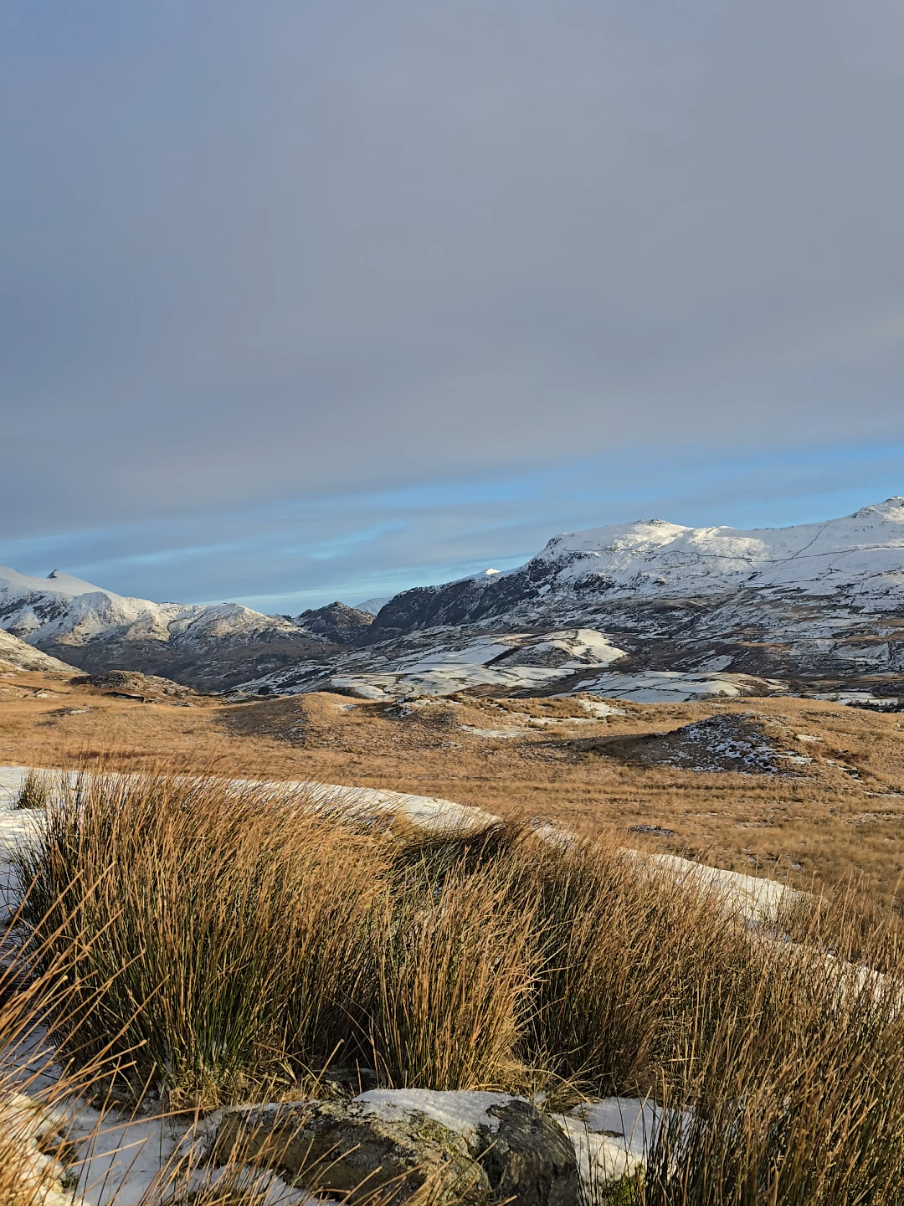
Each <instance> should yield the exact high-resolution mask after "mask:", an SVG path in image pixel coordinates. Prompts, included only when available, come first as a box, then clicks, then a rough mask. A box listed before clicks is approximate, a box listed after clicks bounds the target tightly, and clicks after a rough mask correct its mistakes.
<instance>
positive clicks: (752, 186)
mask: <svg viewBox="0 0 904 1206" xmlns="http://www.w3.org/2000/svg"><path fill="white" fill-rule="evenodd" d="M902 43H904V6H902V5H901V4H900V3H899V2H897V0H894V2H893V0H856V2H855V0H793V2H792V3H788V0H780V2H779V0H456V3H454V4H449V3H448V2H447V0H444V2H440V0H320V2H311V0H255V3H254V4H247V3H244V2H243V3H238V2H237V0H155V3H154V4H152V5H147V4H138V3H130V2H128V0H126V2H123V0H80V3H79V4H77V5H73V4H71V3H68V2H64V0H0V155H2V161H0V162H2V165H3V170H2V178H0V219H2V220H0V563H2V564H6V565H10V566H13V567H14V568H16V569H19V570H20V571H22V572H27V573H38V574H46V573H48V572H49V571H50V570H52V569H54V568H63V569H66V570H68V571H69V572H71V573H74V574H77V575H78V576H80V577H84V578H87V579H89V580H90V581H94V582H97V583H99V584H100V585H103V586H105V587H108V588H110V589H113V590H117V591H119V592H120V593H126V594H135V595H139V596H143V597H150V598H155V599H173V600H178V601H219V600H222V599H239V600H241V601H242V602H245V603H247V604H248V605H249V606H254V607H259V608H260V609H262V610H265V611H280V612H285V613H290V614H295V613H296V612H297V611H299V610H302V609H303V608H305V607H308V606H317V605H319V604H321V603H325V602H329V601H331V600H332V599H334V598H341V599H344V600H345V601H347V602H352V603H354V602H358V601H360V600H362V599H364V598H367V597H370V596H374V595H377V596H379V595H386V594H391V593H393V592H394V591H395V590H398V589H402V588H404V587H406V586H409V585H416V584H421V583H425V582H431V581H443V580H447V579H449V578H453V577H457V576H462V575H464V574H466V573H472V572H477V571H479V570H481V569H483V568H485V567H486V566H488V565H492V566H493V567H495V568H499V569H505V568H509V567H510V566H512V565H515V564H518V563H520V562H521V561H523V560H524V559H526V558H527V557H528V556H530V555H531V554H532V553H534V552H536V551H537V550H538V549H539V548H540V547H542V545H543V544H545V542H546V541H547V540H548V539H549V538H550V537H551V536H553V535H554V534H556V533H557V532H560V531H566V530H575V529H580V528H586V527H595V526H599V525H602V524H606V523H611V522H621V521H624V520H630V519H636V518H641V517H643V518H651V517H653V516H659V517H662V518H667V519H671V520H673V521H675V522H679V523H691V524H696V525H715V524H729V525H734V526H741V527H748V526H760V525H767V524H769V525H778V524H784V523H794V522H805V521H811V520H814V519H820V518H829V517H831V516H834V515H839V514H844V513H846V512H850V511H853V510H855V509H857V508H858V507H860V506H862V505H865V504H868V503H871V502H877V501H881V500H882V499H884V498H885V497H888V496H889V495H892V494H904V239H902V238H901V227H902V220H901V214H902V213H904V141H902V139H901V137H900V129H901V122H902V117H904V72H902V71H901V69H900V47H901V45H902Z"/></svg>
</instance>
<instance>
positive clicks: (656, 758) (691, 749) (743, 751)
mask: <svg viewBox="0 0 904 1206" xmlns="http://www.w3.org/2000/svg"><path fill="white" fill-rule="evenodd" d="M607 753H614V754H616V755H621V756H622V757H624V758H625V760H626V761H631V762H640V763H643V764H645V765H647V766H674V767H677V768H679V769H681V770H693V771H713V772H722V771H735V772H740V773H741V774H745V775H787V774H801V773H803V772H804V770H805V768H807V767H809V766H811V765H812V764H813V762H814V761H815V759H814V758H813V756H812V755H811V754H808V753H806V752H804V749H803V748H802V747H801V744H800V739H799V738H798V737H797V736H796V734H795V733H794V732H793V730H792V729H790V728H789V727H788V725H786V724H784V723H783V722H782V721H781V720H777V719H776V718H775V717H771V716H765V715H763V713H761V712H741V713H734V714H733V713H723V714H721V715H717V716H708V717H707V718H706V719H705V720H697V721H694V723H693V724H686V725H682V727H681V728H678V729H674V730H673V731H672V732H670V733H651V734H649V735H645V736H642V737H630V738H625V739H624V740H623V741H620V742H616V743H613V744H611V745H609V746H607Z"/></svg>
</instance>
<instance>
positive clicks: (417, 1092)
mask: <svg viewBox="0 0 904 1206" xmlns="http://www.w3.org/2000/svg"><path fill="white" fill-rule="evenodd" d="M514 1100H515V1098H514V1097H513V1096H512V1095H511V1094H508V1093H488V1092H480V1091H476V1090H439V1089H369V1090H368V1091H367V1092H366V1093H361V1094H360V1095H359V1096H358V1097H356V1098H355V1101H360V1102H362V1103H363V1104H364V1105H366V1107H367V1109H368V1111H369V1112H372V1113H374V1114H379V1115H380V1116H381V1117H382V1118H385V1119H387V1121H389V1122H391V1121H392V1120H393V1119H394V1118H397V1117H398V1116H399V1115H400V1114H404V1113H408V1112H410V1111H411V1110H418V1111H419V1112H420V1113H421V1114H426V1115H427V1117H428V1118H434V1119H435V1120H436V1121H437V1122H440V1123H442V1125H443V1126H445V1127H447V1128H448V1129H449V1130H450V1131H455V1132H456V1133H457V1134H459V1135H461V1136H462V1137H463V1138H465V1139H469V1140H472V1141H473V1140H475V1139H476V1138H477V1136H478V1134H479V1132H480V1131H489V1132H490V1133H495V1132H497V1131H498V1130H499V1118H498V1116H496V1115H495V1114H491V1113H489V1112H488V1111H489V1109H490V1107H491V1106H497V1107H498V1106H502V1105H508V1103H509V1102H510V1101H514Z"/></svg>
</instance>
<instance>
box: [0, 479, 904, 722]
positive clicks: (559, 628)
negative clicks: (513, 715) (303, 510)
mask: <svg viewBox="0 0 904 1206" xmlns="http://www.w3.org/2000/svg"><path fill="white" fill-rule="evenodd" d="M376 603H382V606H380V607H379V608H377V614H376V615H375V617H374V618H373V620H372V622H371V620H370V614H369V612H370V607H371V606H373V605H374V604H376ZM0 628H2V629H6V630H7V631H9V632H11V633H13V634H14V635H15V636H18V637H21V638H22V639H24V640H26V641H28V642H29V644H31V645H34V646H37V647H38V648H40V649H42V650H44V651H45V652H46V653H49V654H51V655H52V656H55V657H59V658H62V659H63V660H64V661H66V662H70V663H73V664H75V665H77V666H79V667H82V668H84V669H87V670H90V671H94V672H96V671H102V670H108V669H113V668H118V669H134V670H142V671H144V672H145V673H150V674H161V675H164V676H166V677H168V678H173V679H176V680H177V681H180V682H183V683H186V684H188V685H190V686H194V687H197V688H200V689H202V690H211V689H229V688H232V687H235V686H241V687H242V688H243V689H245V690H252V691H254V690H261V689H267V690H271V691H310V690H317V689H323V688H324V687H326V688H331V689H334V690H343V691H352V692H354V693H356V694H360V695H363V696H365V697H369V698H372V699H380V698H396V697H398V696H400V695H404V694H411V693H415V694H417V693H422V694H430V693H433V694H444V693H450V692H453V691H457V690H469V689H473V690H479V691H481V692H484V693H496V694H504V693H509V694H512V693H518V692H524V693H536V692H539V693H557V692H561V691H577V690H585V691H592V692H595V693H597V694H601V695H612V696H614V695H618V696H626V697H631V698H677V697H678V696H679V695H680V694H681V692H685V697H687V693H688V692H689V693H691V694H695V695H699V694H701V693H702V694H713V693H716V694H719V693H725V694H731V693H733V692H734V693H742V694H748V693H758V692H759V693H762V692H765V691H775V690H794V691H799V692H802V693H805V694H825V693H828V692H832V691H838V690H851V689H857V690H862V691H863V692H866V693H874V694H877V695H886V696H892V695H895V696H897V695H901V696H904V499H902V498H891V499H888V500H886V501H885V502H884V503H879V504H878V505H876V506H872V507H865V508H863V509H862V510H861V511H858V512H857V513H856V514H854V515H850V516H846V517H844V518H842V519H834V520H829V521H827V522H825V523H817V524H803V525H799V526H797V527H788V528H765V529H759V530H754V531H741V530H738V529H735V528H724V527H719V528H690V527H683V526H681V525H679V524H673V523H668V522H666V521H664V520H657V519H654V520H648V521H639V522H637V523H632V524H616V525H612V526H610V527H603V528H594V529H591V530H589V531H586V532H577V533H570V534H566V535H561V536H556V537H554V538H553V539H552V540H550V541H549V543H548V544H547V545H546V547H545V548H543V549H542V550H541V551H540V552H539V553H538V554H537V555H536V556H535V557H532V558H531V559H530V560H529V561H528V562H527V563H526V564H525V565H523V566H521V568H520V569H515V570H507V571H505V572H503V573H497V572H495V571H490V570H488V571H486V572H485V573H482V574H478V575H476V576H474V577H471V578H465V579H462V580H460V581H456V582H449V583H445V584H443V585H440V586H429V587H418V588H415V589H413V590H408V591H403V592H402V593H401V594H398V595H396V596H395V597H393V598H391V599H389V600H388V601H385V602H384V601H382V600H372V601H370V603H369V605H368V606H367V607H366V608H365V607H361V608H358V609H353V608H348V607H345V606H344V605H343V604H339V603H334V604H331V605H330V606H329V607H326V608H320V609H319V610H317V611H311V612H306V613H304V615H303V616H300V617H296V618H295V619H294V620H292V619H290V618H288V617H281V616H264V615H261V614H260V613H258V612H254V611H250V610H249V609H248V608H246V607H241V606H239V605H238V604H234V603H227V604H221V605H218V606H201V605H194V606H187V605H181V604H175V603H151V602H149V601H148V600H146V599H129V598H124V597H122V596H120V595H116V594H113V593H112V592H111V591H105V590H101V589H100V588H99V587H96V586H92V585H91V584H90V583H87V582H81V581H79V580H78V579H76V578H72V577H70V576H69V575H66V574H61V573H54V574H52V575H51V576H50V578H47V579H43V578H27V577H25V576H23V575H21V574H16V573H14V572H13V571H6V570H0ZM638 692H640V694H638Z"/></svg>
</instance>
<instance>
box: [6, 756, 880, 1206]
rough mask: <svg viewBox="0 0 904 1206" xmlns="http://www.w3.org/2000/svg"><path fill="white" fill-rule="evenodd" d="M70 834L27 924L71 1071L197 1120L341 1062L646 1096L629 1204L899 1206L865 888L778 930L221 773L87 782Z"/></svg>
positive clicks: (559, 845)
mask: <svg viewBox="0 0 904 1206" xmlns="http://www.w3.org/2000/svg"><path fill="white" fill-rule="evenodd" d="M46 816H47V826H46V829H45V831H44V835H43V838H42V840H41V842H40V844H39V846H37V847H36V848H34V849H33V850H32V851H31V852H30V853H27V854H24V855H23V856H22V858H21V860H20V866H19V875H20V879H21V883H22V887H23V889H24V888H26V887H27V889H28V897H27V900H26V903H25V905H24V907H23V919H24V923H25V928H26V929H27V932H28V934H29V935H30V942H31V951H30V958H31V959H32V963H33V965H34V966H36V967H37V968H39V969H40V970H41V971H43V972H44V974H45V975H48V974H50V969H51V968H55V969H56V973H57V974H59V972H60V971H61V970H62V971H63V972H64V973H65V976H66V980H65V983H66V984H67V986H68V988H67V992H68V993H69V996H68V999H67V1008H66V1009H62V1008H60V1007H59V1006H56V1007H54V1006H53V1005H52V1004H51V1005H50V1006H48V1008H49V1009H50V1011H51V1013H52V1014H53V1018H54V1020H55V1023H56V1036H55V1041H56V1042H57V1043H58V1045H59V1050H60V1054H61V1057H62V1058H65V1059H68V1060H69V1061H71V1063H72V1066H73V1067H80V1066H83V1065H86V1064H87V1063H89V1062H90V1061H92V1060H93V1061H95V1063H96V1062H97V1060H98V1059H101V1058H103V1059H105V1060H106V1061H107V1063H108V1064H109V1062H110V1059H111V1058H113V1059H114V1060H118V1061H119V1072H118V1076H119V1080H120V1082H121V1083H122V1084H123V1085H124V1086H125V1087H128V1086H131V1087H132V1091H133V1092H136V1093H137V1091H138V1088H137V1087H138V1086H139V1085H143V1084H145V1083H147V1082H151V1083H154V1084H155V1085H156V1086H157V1087H159V1088H160V1089H161V1090H162V1091H163V1093H164V1094H165V1097H166V1099H167V1100H168V1103H169V1106H170V1107H171V1108H173V1109H180V1108H188V1107H195V1108H201V1109H206V1108H210V1107H212V1106H214V1105H218V1104H223V1103H228V1102H233V1101H241V1100H250V1099H254V1098H258V1099H259V1098H260V1097H261V1096H262V1095H271V1096H277V1097H278V1096H292V1095H297V1094H298V1093H300V1092H302V1091H303V1090H304V1089H305V1088H306V1087H310V1086H311V1085H312V1084H313V1083H314V1081H313V1079H312V1078H316V1076H317V1074H319V1073H321V1072H322V1071H323V1070H324V1069H326V1068H327V1067H328V1066H329V1067H331V1068H333V1069H335V1068H336V1067H337V1066H338V1065H342V1066H344V1068H345V1069H352V1070H354V1068H355V1067H356V1065H357V1066H358V1067H359V1068H362V1067H369V1068H371V1069H375V1070H376V1072H377V1074H378V1075H379V1076H380V1077H381V1078H382V1080H383V1081H384V1083H389V1084H392V1085H397V1086H403V1085H404V1086H419V1087H426V1088H441V1089H450V1088H475V1087H497V1088H503V1089H508V1090H510V1091H526V1090H527V1089H529V1088H533V1089H536V1088H543V1089H544V1090H545V1091H546V1092H547V1093H548V1094H551V1095H552V1097H553V1098H554V1099H555V1100H557V1101H561V1100H562V1099H563V1098H567V1097H568V1095H569V1094H570V1095H571V1097H572V1099H573V1100H574V1099H576V1098H577V1097H579V1096H580V1095H581V1094H587V1095H603V1094H610V1093H619V1094H629V1095H631V1094H635V1095H636V1094H652V1095H653V1096H654V1097H655V1099H656V1100H657V1101H658V1102H659V1103H660V1105H661V1107H662V1109H663V1111H664V1114H663V1117H664V1118H665V1120H666V1125H664V1126H663V1127H662V1129H661V1131H660V1132H659V1134H658V1137H657V1139H656V1143H655V1144H654V1148H653V1152H652V1155H651V1162H650V1167H649V1169H648V1172H647V1174H646V1177H645V1178H644V1179H643V1181H642V1182H635V1183H633V1184H632V1185H626V1186H624V1187H622V1190H620V1191H619V1192H620V1193H622V1194H623V1196H624V1195H628V1196H627V1198H625V1201H636V1202H637V1203H643V1204H645V1206H673V1204H687V1206H725V1204H733V1206H779V1204H781V1206H785V1204H786V1203H791V1204H798V1203H799V1204H800V1206H835V1204H836V1203H838V1204H841V1206H845V1204H847V1203H850V1204H851V1206H854V1204H855V1203H856V1204H859V1203H870V1204H874V1206H897V1203H898V1202H899V1201H900V1186H901V1185H902V1184H904V1012H902V1010H901V1008H900V1007H901V1002H902V991H904V984H902V975H901V963H900V953H901V950H902V946H901V930H900V922H899V919H898V918H897V917H896V915H894V914H892V913H891V912H890V911H887V910H886V911H882V910H879V911H878V912H876V913H873V914H870V913H869V912H868V911H864V910H863V909H862V908H860V907H859V906H858V903H857V898H856V896H855V895H854V894H848V896H846V897H842V896H841V895H839V896H838V898H837V899H833V900H831V901H829V902H822V903H820V902H818V901H817V902H815V903H813V902H810V903H806V902H805V903H804V905H801V906H798V907H797V908H796V909H795V911H794V913H793V914H790V913H789V915H788V917H787V918H785V919H783V920H782V923H781V930H780V932H779V931H778V930H777V931H775V932H762V931H759V932H757V931H752V930H749V929H748V928H747V927H746V926H745V924H744V922H743V919H741V918H739V917H736V916H733V915H732V914H731V913H730V912H728V911H726V909H725V908H724V907H723V906H722V905H721V904H720V902H719V901H718V899H717V898H716V897H715V895H714V894H713V892H712V891H709V892H707V891H704V890H701V889H698V888H695V887H694V886H693V885H691V884H689V883H688V882H686V881H684V882H682V881H676V880H675V879H674V878H673V877H671V876H669V875H668V874H666V873H664V872H663V871H661V870H659V871H657V870H655V867H654V865H653V864H650V863H648V862H646V861H645V860H644V859H641V858H634V857H627V856H625V855H624V854H622V853H619V851H618V850H617V849H616V848H615V847H614V846H609V845H606V844H603V843H601V844H589V843H581V842H577V841H574V842H569V841H565V840H563V841H561V842H552V841H549V840H543V839H542V838H541V837H538V836H537V835H536V834H534V833H533V832H531V831H530V830H529V829H525V828H523V827H521V826H519V825H518V824H514V823H513V824H501V825H499V826H497V827H496V828H494V829H492V830H491V831H489V832H488V833H486V834H485V835H483V836H480V837H471V838H467V839H466V838H461V837H452V836H446V837H439V838H434V839H432V840H426V839H415V838H413V837H412V836H409V837H408V839H401V838H399V837H398V836H395V837H394V836H393V835H392V834H391V833H390V834H380V833H376V832H368V831H367V829H366V827H363V826H362V825H361V823H360V820H359V821H355V822H353V823H349V824H343V823H342V819H341V817H337V816H335V815H333V816H330V817H327V816H325V815H324V814H323V811H322V809H318V807H317V804H316V802H314V801H308V800H305V799H304V798H303V797H301V796H298V795H294V796H279V795H274V794H268V793H267V792H264V791H262V790H260V789H254V788H239V787H228V786H226V785H224V783H223V782H222V781H218V780H215V779H213V778H212V777H209V776H208V777H206V778H201V779H190V778H184V777H179V776H174V775H165V774H156V775H142V776H137V777H118V776H115V775H113V776H103V775H102V776H82V777H81V778H80V779H79V780H78V781H77V782H76V783H75V784H74V785H73V784H70V783H69V782H68V780H65V781H61V782H60V783H59V784H58V785H56V786H55V787H54V790H53V792H52V795H51V799H50V800H49V802H48V805H47V811H46ZM70 1016H71V1017H74V1018H77V1019H78V1021H77V1024H75V1023H71V1024H70V1023H67V1019H68V1018H69V1017H70Z"/></svg>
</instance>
